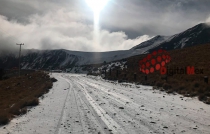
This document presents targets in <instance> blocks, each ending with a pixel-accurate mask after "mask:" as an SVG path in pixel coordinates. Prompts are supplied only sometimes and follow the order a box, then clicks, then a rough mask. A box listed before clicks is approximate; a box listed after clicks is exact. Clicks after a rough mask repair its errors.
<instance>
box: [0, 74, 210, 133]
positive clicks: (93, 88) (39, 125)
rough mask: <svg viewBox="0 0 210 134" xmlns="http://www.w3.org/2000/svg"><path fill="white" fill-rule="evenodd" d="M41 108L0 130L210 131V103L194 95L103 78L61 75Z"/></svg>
mask: <svg viewBox="0 0 210 134" xmlns="http://www.w3.org/2000/svg"><path fill="white" fill-rule="evenodd" d="M52 76H53V77H55V78H56V79H57V80H58V81H57V82H56V83H54V85H53V88H52V89H51V90H50V92H49V93H48V94H46V95H44V98H43V99H41V103H40V105H39V106H37V107H34V108H32V109H31V110H30V111H29V112H28V113H27V114H26V115H23V116H21V117H18V118H15V119H13V120H12V121H11V122H10V123H9V124H8V125H6V126H2V127H0V134H7V133H10V134H67V133H68V134H69V133H74V134H88V133H94V134H106V133H119V134H150V133H158V134H159V133H161V134H163V133H165V134H174V133H175V134H180V133H183V134H209V133H210V114H209V113H210V106H209V105H206V104H204V103H202V102H200V101H198V100H197V99H196V98H185V97H184V98H182V97H181V96H180V95H168V94H166V93H164V92H160V91H158V90H152V87H149V86H141V85H134V84H127V83H121V84H118V83H115V82H108V81H105V80H102V79H101V78H100V77H93V76H85V75H76V74H58V73H54V74H53V75H52Z"/></svg>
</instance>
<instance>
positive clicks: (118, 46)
mask: <svg viewBox="0 0 210 134" xmlns="http://www.w3.org/2000/svg"><path fill="white" fill-rule="evenodd" d="M209 7H210V0H110V1H109V3H108V4H107V5H106V6H105V7H104V9H103V10H102V11H101V14H100V26H101V31H100V35H101V43H100V45H97V46H96V45H94V43H93V12H92V10H91V9H90V7H89V6H88V5H87V4H86V2H85V0H59V1H58V0H0V49H1V50H3V49H9V48H10V49H17V48H18V46H16V45H15V44H16V43H25V45H24V48H25V49H32V48H34V49H68V50H78V51H113V50H126V49H130V48H132V47H133V46H135V45H138V44H139V43H141V42H142V41H145V40H148V39H150V38H151V37H154V36H156V35H166V36H169V35H173V34H176V33H179V32H182V31H184V30H186V29H188V28H190V27H192V26H194V25H196V24H198V23H201V22H207V21H210V8H209Z"/></svg>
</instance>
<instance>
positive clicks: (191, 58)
mask: <svg viewBox="0 0 210 134" xmlns="http://www.w3.org/2000/svg"><path fill="white" fill-rule="evenodd" d="M169 53H170V55H171V59H172V60H171V62H170V63H169V64H167V67H168V68H174V67H180V68H182V67H186V66H194V67H195V68H198V69H203V74H195V75H186V74H175V75H167V76H166V75H165V76H164V75H161V74H160V72H159V71H156V72H155V73H152V74H148V75H147V80H146V79H145V74H143V73H141V72H140V71H139V65H138V64H139V60H141V59H143V58H144V57H145V56H146V55H139V56H134V57H131V58H128V59H127V60H128V68H127V69H126V70H123V71H121V72H120V75H119V77H118V78H116V75H115V73H116V70H113V72H112V75H111V76H109V75H108V76H107V77H108V79H111V80H113V79H118V80H127V81H129V82H134V81H135V82H137V83H139V84H144V85H152V86H157V87H163V89H164V90H166V92H169V93H171V92H177V93H179V94H182V95H184V96H189V97H195V96H198V98H199V100H201V101H203V102H205V103H207V104H209V103H210V78H209V83H208V84H207V83H205V82H204V76H208V77H210V44H204V45H199V46H194V47H189V48H184V49H177V50H172V51H169ZM134 73H136V74H137V79H136V80H134ZM124 74H127V75H126V77H124ZM166 77H167V79H166Z"/></svg>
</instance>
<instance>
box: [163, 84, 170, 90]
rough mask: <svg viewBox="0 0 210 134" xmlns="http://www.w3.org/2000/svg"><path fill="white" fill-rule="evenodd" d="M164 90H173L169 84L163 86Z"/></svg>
mask: <svg viewBox="0 0 210 134" xmlns="http://www.w3.org/2000/svg"><path fill="white" fill-rule="evenodd" d="M163 88H164V89H165V90H168V89H170V88H171V85H170V84H168V83H164V84H163Z"/></svg>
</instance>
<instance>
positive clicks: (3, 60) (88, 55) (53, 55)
mask: <svg viewBox="0 0 210 134" xmlns="http://www.w3.org/2000/svg"><path fill="white" fill-rule="evenodd" d="M209 42H210V25H209V24H207V23H201V24H198V25H196V26H194V27H192V28H190V29H188V30H186V31H184V32H181V33H179V34H176V35H173V36H171V37H169V36H160V35H158V36H155V37H154V38H152V39H150V40H148V41H145V42H142V43H141V44H139V45H137V46H135V47H133V48H131V49H129V50H121V51H110V52H80V51H70V50H63V49H60V50H25V52H23V56H22V58H21V61H22V62H21V66H22V68H23V69H58V68H72V67H74V66H81V65H87V64H98V63H103V62H112V61H117V60H121V59H124V58H128V57H131V56H135V55H140V54H145V53H148V52H152V51H154V50H158V49H160V48H162V49H165V50H173V49H181V48H185V47H189V46H194V45H199V44H205V43H209ZM13 67H18V58H17V56H13V55H7V56H6V55H5V56H1V57H0V68H13Z"/></svg>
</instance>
